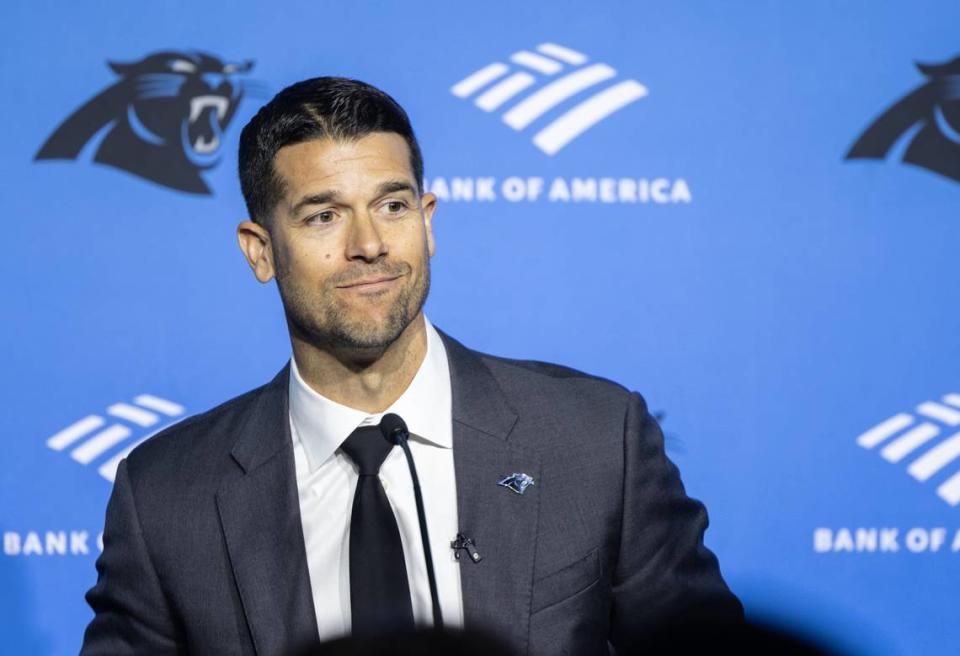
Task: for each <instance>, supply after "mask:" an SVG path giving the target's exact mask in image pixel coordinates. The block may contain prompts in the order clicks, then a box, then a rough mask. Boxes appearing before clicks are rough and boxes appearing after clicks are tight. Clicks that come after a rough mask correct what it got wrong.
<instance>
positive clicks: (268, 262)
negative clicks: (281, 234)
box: [237, 221, 276, 282]
mask: <svg viewBox="0 0 960 656" xmlns="http://www.w3.org/2000/svg"><path fill="white" fill-rule="evenodd" d="M237 241H238V242H239V243H240V250H241V251H243V256H244V257H246V258H247V264H249V265H250V268H251V269H253V275H255V276H256V277H257V280H259V281H260V282H270V281H271V280H273V277H274V276H275V275H276V269H275V268H274V266H273V249H272V248H271V247H270V232H269V231H268V230H267V229H266V228H264V227H263V226H262V225H260V224H259V223H254V222H253V221H242V222H241V223H240V225H238V226H237Z"/></svg>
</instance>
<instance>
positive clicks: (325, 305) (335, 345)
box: [277, 253, 430, 356]
mask: <svg viewBox="0 0 960 656" xmlns="http://www.w3.org/2000/svg"><path fill="white" fill-rule="evenodd" d="M362 266H363V268H362V269H353V270H351V271H349V272H345V274H341V275H339V276H334V277H333V278H331V279H329V280H328V281H327V282H326V285H325V287H324V290H323V292H322V293H321V294H320V295H319V298H318V297H317V295H316V293H315V292H312V291H310V290H308V289H307V288H305V287H304V286H303V285H302V284H299V283H296V282H293V281H292V280H291V278H290V276H289V271H286V270H284V271H278V272H277V287H278V289H279V290H280V297H281V299H282V301H283V307H284V313H285V314H286V317H287V323H288V324H289V326H290V329H291V331H292V332H293V333H295V334H296V335H298V336H299V337H301V338H302V339H304V340H306V341H307V342H309V343H311V344H313V345H314V346H316V347H318V348H321V349H323V350H328V351H333V352H343V351H346V352H362V353H366V354H372V355H374V356H376V355H377V354H380V353H382V352H383V351H385V350H386V349H387V347H389V346H390V345H391V344H393V343H394V342H395V341H396V340H397V339H398V338H399V337H400V335H402V334H403V331H404V330H406V328H407V326H408V325H410V323H411V322H412V321H413V320H414V318H416V317H417V315H418V314H419V313H420V310H421V309H422V308H423V304H424V303H425V302H426V299H427V294H428V293H429V291H430V258H429V255H427V254H426V253H424V259H423V267H422V269H421V271H422V273H423V275H422V276H420V278H419V279H418V280H416V281H413V279H412V277H411V274H412V272H413V268H412V267H411V266H410V265H409V264H406V263H395V264H389V263H386V262H383V263H380V264H376V263H374V264H367V265H362ZM361 271H362V273H360V272H361ZM371 274H386V275H391V276H392V275H400V276H402V277H401V280H405V281H406V282H407V284H405V285H404V287H403V288H402V289H401V290H400V291H399V293H398V294H397V297H396V299H394V301H393V303H392V304H391V306H390V308H389V310H388V312H387V316H386V318H385V320H384V321H382V322H373V321H371V320H369V319H367V318H365V317H361V316H357V313H356V311H355V310H353V309H352V308H351V307H350V306H349V305H348V304H347V303H344V302H342V300H340V299H339V298H338V292H337V291H336V289H335V288H336V285H337V284H342V283H343V282H346V281H348V280H350V279H358V278H360V277H361V276H363V275H371Z"/></svg>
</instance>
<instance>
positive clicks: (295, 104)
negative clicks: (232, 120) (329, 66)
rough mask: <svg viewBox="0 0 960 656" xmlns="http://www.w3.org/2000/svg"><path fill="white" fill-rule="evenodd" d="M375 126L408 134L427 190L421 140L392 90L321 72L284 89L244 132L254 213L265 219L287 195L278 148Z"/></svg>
mask: <svg viewBox="0 0 960 656" xmlns="http://www.w3.org/2000/svg"><path fill="white" fill-rule="evenodd" d="M371 132H396V133H397V134H399V135H400V136H401V137H403V138H404V140H405V141H406V142H407V146H409V148H410V168H411V169H412V170H413V175H414V178H415V180H416V183H417V189H418V190H419V191H421V192H422V191H423V156H422V155H421V154H420V146H419V145H418V144H417V138H416V137H415V136H414V134H413V128H412V127H411V126H410V119H409V118H407V113H406V112H405V111H403V108H402V107H400V105H399V104H397V101H395V100H394V99H393V98H391V97H390V96H389V95H387V94H386V93H384V92H383V91H381V90H380V89H378V88H376V87H374V86H371V85H369V84H366V83H365V82H360V81H358V80H350V79H347V78H343V77H315V78H312V79H309V80H303V81H302V82H297V83H296V84H292V85H290V86H289V87H287V88H286V89H284V90H283V91H281V92H280V93H278V94H277V95H276V96H274V97H273V99H271V100H270V102H268V103H267V104H266V105H264V106H263V107H261V108H260V111H258V112H257V113H256V115H255V116H254V117H253V118H252V119H250V122H249V123H247V125H246V126H245V127H244V128H243V132H242V133H241V134H240V189H241V191H243V199H244V200H245V201H246V203H247V211H248V212H249V213H250V218H252V219H253V220H254V221H257V222H258V223H263V222H264V219H266V218H267V217H269V216H270V213H271V212H272V211H273V209H274V208H275V207H276V205H277V203H279V202H280V198H281V197H282V196H283V191H284V190H283V180H282V179H281V178H280V177H279V176H278V175H277V173H276V170H275V169H274V168H273V158H274V157H275V156H276V154H277V151H278V150H280V149H281V148H283V147H284V146H291V145H293V144H298V143H302V142H304V141H310V140H312V139H323V138H331V139H337V140H353V139H360V138H361V137H365V136H366V135H368V134H370V133H371Z"/></svg>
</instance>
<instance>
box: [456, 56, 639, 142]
mask: <svg viewBox="0 0 960 656" xmlns="http://www.w3.org/2000/svg"><path fill="white" fill-rule="evenodd" d="M535 50H536V52H531V51H528V50H521V51H519V52H515V53H513V54H512V55H510V62H511V64H513V66H510V65H508V64H504V63H502V62H493V63H492V64H488V65H487V66H484V67H483V68H481V69H480V70H478V71H476V72H474V73H471V74H470V75H468V76H467V77H465V78H464V79H462V80H460V81H459V82H457V83H456V84H455V85H453V87H451V89H450V91H451V92H452V93H453V95H455V96H457V97H458V98H465V99H466V98H472V99H473V103H474V104H475V105H476V106H477V107H479V108H480V109H482V110H483V111H485V112H494V111H500V110H501V109H505V111H504V112H503V113H502V114H501V118H502V119H503V122H504V123H506V124H507V125H509V126H510V127H511V128H513V129H514V130H517V131H521V130H524V129H526V128H527V127H529V126H530V125H531V124H532V123H534V122H535V121H536V120H537V119H538V118H540V117H541V116H543V115H544V114H546V113H547V112H549V111H550V110H551V109H553V108H554V107H558V106H559V105H561V104H562V103H564V102H565V101H567V100H569V99H570V98H572V97H573V96H575V95H577V94H578V93H580V92H582V91H585V90H587V89H591V88H594V87H597V86H599V85H601V84H603V83H605V82H608V81H610V80H613V79H614V78H615V77H616V76H617V72H616V71H615V70H614V69H613V68H611V67H610V66H608V65H607V64H603V63H597V64H591V63H589V58H588V57H587V56H586V55H585V54H583V53H581V52H577V51H576V50H571V49H570V48H565V47H564V46H561V45H557V44H555V43H541V44H540V45H538V46H537V47H536V49H535ZM558 76H559V77H558ZM524 92H526V95H525V96H523V97H522V98H521V97H520V96H521V94H523V93H524ZM647 93H648V92H647V88H646V87H645V86H643V85H642V84H640V83H639V82H637V81H636V80H623V81H620V82H615V83H613V84H611V85H608V86H605V87H604V88H602V89H600V90H598V91H597V92H596V93H594V94H593V95H591V96H590V97H588V98H587V99H585V100H583V101H581V102H579V103H577V104H575V105H573V106H572V107H570V108H569V109H567V111H565V112H564V113H562V114H561V115H560V116H558V117H557V118H556V119H554V120H553V121H551V122H550V123H548V124H547V125H546V126H544V127H543V128H541V129H540V130H539V131H538V132H536V133H535V134H534V135H533V144H534V145H535V146H536V147H537V148H539V149H540V150H542V151H543V152H544V153H546V154H547V155H555V154H556V153H557V152H559V151H560V150H561V149H562V148H563V147H564V146H566V145H567V144H568V143H570V142H571V141H573V140H574V139H576V138H577V137H579V136H580V135H581V134H583V133H584V132H586V131H587V130H589V129H590V128H592V127H593V126H594V125H596V124H597V123H599V122H600V121H602V120H603V119H605V118H607V117H608V116H610V115H611V114H613V113H614V112H616V111H619V110H620V109H623V108H624V107H626V106H627V105H629V104H631V103H633V102H636V101H637V100H640V99H641V98H643V97H644V96H646V95H647Z"/></svg>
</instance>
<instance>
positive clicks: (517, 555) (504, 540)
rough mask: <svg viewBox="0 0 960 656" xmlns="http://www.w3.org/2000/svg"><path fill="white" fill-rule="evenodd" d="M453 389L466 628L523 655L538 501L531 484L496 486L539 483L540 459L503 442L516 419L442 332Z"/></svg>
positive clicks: (482, 370) (485, 376) (475, 362)
mask: <svg viewBox="0 0 960 656" xmlns="http://www.w3.org/2000/svg"><path fill="white" fill-rule="evenodd" d="M441 336H442V337H443V339H444V345H445V347H446V350H447V359H448V361H449V363H450V378H451V384H452V388H453V458H454V468H455V470H456V479H457V515H458V520H459V523H460V530H461V532H462V533H463V534H464V535H465V536H467V537H470V538H473V539H474V540H475V542H476V546H477V551H479V553H480V555H481V556H482V557H483V560H481V561H480V562H479V563H474V562H472V561H471V560H469V559H468V558H464V557H462V558H461V559H460V581H461V586H462V588H463V606H464V619H465V624H466V627H467V628H486V629H488V630H491V631H492V632H494V633H495V634H497V635H501V636H504V637H509V640H510V642H511V643H512V644H514V645H517V646H519V647H520V653H525V652H526V650H527V641H528V637H529V628H530V603H531V591H532V585H533V566H534V552H535V548H536V541H537V524H538V513H539V505H540V504H539V498H540V493H541V491H540V490H539V489H537V486H536V484H535V485H534V486H533V487H531V488H528V489H527V491H526V492H525V493H524V494H522V495H521V494H517V493H515V492H513V491H511V490H509V489H507V488H505V487H501V486H499V485H497V482H498V481H500V480H501V479H503V478H504V477H505V476H509V475H510V474H512V473H514V472H522V473H526V474H529V475H530V476H532V477H533V478H534V480H535V481H539V480H540V458H539V455H538V454H536V453H535V452H533V451H531V450H529V449H523V448H520V447H516V446H514V445H513V444H511V443H510V442H509V441H508V438H509V436H510V434H511V432H512V431H513V429H514V425H515V424H516V422H517V414H516V412H515V411H514V410H513V409H512V408H511V407H510V405H509V404H508V403H507V400H506V398H505V397H504V394H503V392H502V391H501V390H500V388H499V386H498V385H497V383H496V381H495V380H494V378H493V376H492V375H491V374H490V372H489V370H488V369H487V368H486V366H485V365H484V364H483V363H482V362H481V361H480V359H479V358H478V357H477V356H476V355H474V354H473V353H472V352H470V351H469V350H467V349H466V348H464V347H463V346H462V345H461V344H459V343H458V342H456V341H455V340H453V339H451V338H450V337H448V336H447V335H444V334H443V333H441Z"/></svg>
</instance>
